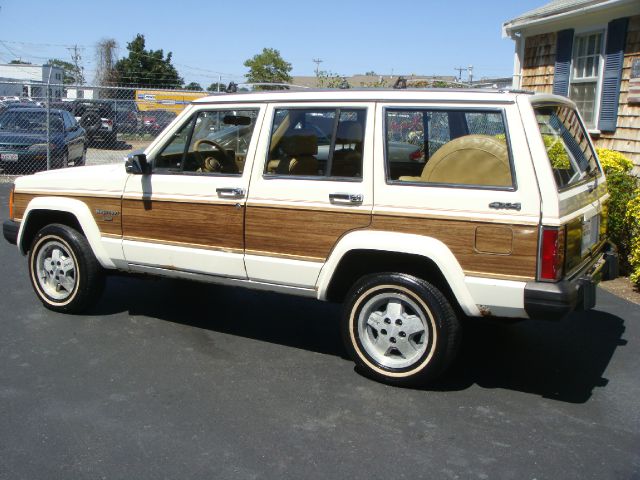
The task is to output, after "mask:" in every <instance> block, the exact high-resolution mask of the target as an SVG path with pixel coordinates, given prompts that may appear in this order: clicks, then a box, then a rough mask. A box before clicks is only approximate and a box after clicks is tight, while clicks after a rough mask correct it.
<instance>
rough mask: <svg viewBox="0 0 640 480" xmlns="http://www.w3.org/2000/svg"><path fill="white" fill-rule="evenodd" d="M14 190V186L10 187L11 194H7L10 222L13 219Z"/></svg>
mask: <svg viewBox="0 0 640 480" xmlns="http://www.w3.org/2000/svg"><path fill="white" fill-rule="evenodd" d="M15 190H16V186H15V185H12V186H11V193H10V194H9V218H10V219H11V220H14V218H13V200H14V195H15Z"/></svg>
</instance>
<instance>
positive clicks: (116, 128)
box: [0, 81, 208, 177]
mask: <svg viewBox="0 0 640 480" xmlns="http://www.w3.org/2000/svg"><path fill="white" fill-rule="evenodd" d="M207 94H208V93H207V92H196V91H192V90H154V89H142V88H116V87H102V86H86V85H83V86H72V85H59V84H46V83H40V82H39V83H28V82H12V81H0V169H1V173H0V177H6V176H8V175H23V174H28V173H34V172H37V171H41V170H49V169H55V168H66V167H73V166H79V165H101V164H108V163H120V162H122V161H123V158H124V157H126V155H127V154H128V153H129V152H130V151H132V150H138V149H144V148H146V147H147V146H148V145H149V144H150V143H151V142H152V141H153V139H154V138H155V137H156V136H157V135H158V134H159V133H160V132H161V131H162V130H163V129H164V128H165V127H166V126H167V125H169V123H171V121H172V120H173V119H174V118H175V117H176V116H177V115H178V114H179V113H180V112H181V111H182V110H183V109H184V108H185V107H186V106H187V105H188V104H189V103H190V102H192V101H193V100H195V99H196V98H199V97H202V96H205V95H207Z"/></svg>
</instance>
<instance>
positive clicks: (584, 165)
mask: <svg viewBox="0 0 640 480" xmlns="http://www.w3.org/2000/svg"><path fill="white" fill-rule="evenodd" d="M533 109H534V111H535V113H536V120H537V121H538V127H539V128H540V134H541V135H542V141H543V142H544V146H545V148H546V150H547V157H548V158H549V163H551V168H552V169H553V176H554V177H555V180H556V184H557V186H558V189H559V190H563V189H565V188H567V187H570V186H572V185H575V184H577V183H580V182H582V181H583V180H584V179H586V178H587V177H590V176H594V175H599V173H600V169H599V167H598V162H597V160H596V156H595V154H594V152H593V149H592V148H591V145H590V144H589V141H588V139H587V133H586V132H585V130H584V127H583V126H582V124H581V123H580V121H579V119H578V115H576V112H575V111H574V110H573V109H572V108H569V107H565V106H561V105H544V106H542V105H540V106H534V107H533Z"/></svg>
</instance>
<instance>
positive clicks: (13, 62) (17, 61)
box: [9, 58, 31, 65]
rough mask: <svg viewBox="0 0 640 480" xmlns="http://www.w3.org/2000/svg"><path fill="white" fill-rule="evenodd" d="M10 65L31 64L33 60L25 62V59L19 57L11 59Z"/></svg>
mask: <svg viewBox="0 0 640 480" xmlns="http://www.w3.org/2000/svg"><path fill="white" fill-rule="evenodd" d="M9 65H31V62H25V61H24V60H20V59H19V58H18V59H16V60H11V61H10V62H9Z"/></svg>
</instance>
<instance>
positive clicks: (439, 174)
mask: <svg viewBox="0 0 640 480" xmlns="http://www.w3.org/2000/svg"><path fill="white" fill-rule="evenodd" d="M422 181H425V182H435V183H458V184H466V185H491V186H511V185H512V184H513V180H512V178H511V168H510V166H509V154H508V151H507V145H506V143H505V141H504V140H499V139H497V138H495V137H491V136H489V135H465V136H463V137H458V138H456V139H454V140H451V141H450V142H448V143H447V144H446V145H443V146H442V147H440V149H438V151H437V152H436V153H435V154H434V155H433V157H431V158H430V159H429V161H428V162H427V165H426V166H425V167H424V170H423V171H422Z"/></svg>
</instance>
